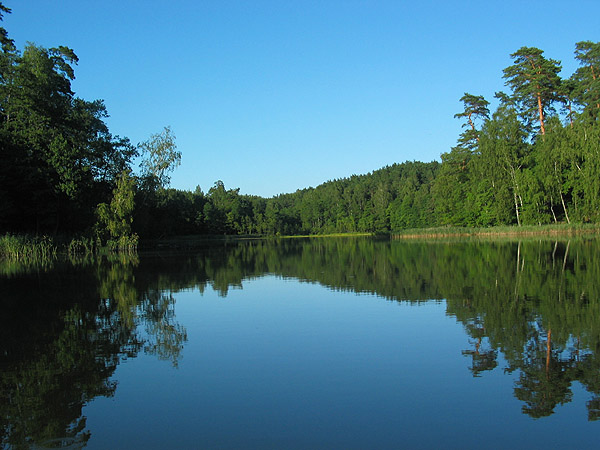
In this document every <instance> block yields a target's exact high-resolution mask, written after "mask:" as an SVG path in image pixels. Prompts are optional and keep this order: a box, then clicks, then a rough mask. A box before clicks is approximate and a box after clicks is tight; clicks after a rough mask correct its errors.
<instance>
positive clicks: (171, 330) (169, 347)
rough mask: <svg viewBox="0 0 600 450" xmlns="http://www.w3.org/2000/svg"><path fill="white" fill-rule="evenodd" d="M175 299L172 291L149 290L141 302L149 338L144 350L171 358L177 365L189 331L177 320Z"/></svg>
mask: <svg viewBox="0 0 600 450" xmlns="http://www.w3.org/2000/svg"><path fill="white" fill-rule="evenodd" d="M174 305H175V299H174V298H173V295H172V294H171V293H165V292H161V291H149V292H148V293H146V294H145V295H144V297H143V299H142V303H141V304H140V310H141V311H142V314H141V317H142V322H143V323H144V324H145V327H146V333H147V338H146V339H145V343H144V351H145V352H146V353H149V354H151V355H156V356H158V357H159V358H160V359H164V360H169V361H171V363H172V364H173V366H175V367H177V364H178V361H179V358H180V357H181V350H183V344H184V342H186V341H187V331H186V330H185V328H184V327H183V326H181V325H180V324H178V323H177V322H175V308H174Z"/></svg>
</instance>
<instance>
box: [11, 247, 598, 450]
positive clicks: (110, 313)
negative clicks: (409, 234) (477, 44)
mask: <svg viewBox="0 0 600 450" xmlns="http://www.w3.org/2000/svg"><path fill="white" fill-rule="evenodd" d="M599 247H600V243H599V242H598V241H596V240H585V239H579V240H573V241H571V242H570V243H569V242H560V241H559V242H554V241H545V240H541V241H525V242H521V243H515V242H510V241H505V242H480V241H469V242H462V243H452V244H450V243H443V242H438V243H431V242H410V243H408V242H397V241H393V242H391V243H390V242H389V241H385V240H374V239H362V238H356V239H354V238H352V239H349V238H347V239H294V240H284V239H282V240H272V241H249V242H244V243H221V244H218V245H212V246H209V247H207V248H204V249H201V250H200V251H197V252H189V253H187V254H184V255H182V254H173V255H168V254H161V255H157V256H156V257H144V258H137V257H133V258H132V257H123V256H117V257H111V258H108V257H104V258H101V259H100V260H89V261H82V262H79V263H78V264H79V266H78V268H77V269H74V268H73V267H72V266H70V265H65V266H64V267H61V265H60V264H59V263H56V264H55V265H56V266H57V267H55V270H50V269H49V270H48V271H47V272H45V271H43V270H40V271H39V272H37V273H35V274H31V275H23V274H22V273H21V272H15V271H11V272H10V273H11V276H10V277H7V278H3V280H2V282H1V283H0V307H1V308H2V311H3V314H1V315H0V369H1V370H0V432H2V442H3V444H4V445H10V446H13V447H15V448H19V447H28V446H29V445H30V444H31V443H38V444H39V443H44V442H50V440H51V439H57V438H60V439H62V440H63V441H61V442H63V443H65V442H70V443H71V444H72V445H78V444H80V445H84V444H85V442H86V441H87V439H88V438H89V433H88V432H87V431H86V426H85V417H83V416H82V408H83V405H84V404H85V403H86V402H87V401H89V400H91V399H92V398H94V397H96V396H110V395H113V394H114V392H115V385H114V384H113V383H112V382H111V381H110V377H111V376H112V375H113V373H114V370H115V369H116V367H117V365H118V364H119V361H120V360H121V359H122V358H125V357H128V356H134V355H136V354H137V353H138V352H139V351H141V350H143V351H145V352H147V353H149V354H153V355H156V356H157V357H158V358H160V359H165V360H168V361H170V362H171V363H172V364H173V365H175V366H176V365H177V363H178V361H179V359H180V358H181V355H182V349H183V345H184V344H185V342H186V340H187V334H186V330H185V328H184V327H183V326H181V325H180V324H179V323H178V322H177V321H176V317H175V296H174V295H173V294H174V293H175V292H177V291H179V290H183V289H190V288H195V289H198V290H199V291H200V292H203V291H204V290H205V289H206V287H207V286H211V287H212V288H213V289H214V290H216V291H217V292H219V293H220V295H222V296H224V297H225V296H226V295H227V293H228V291H229V289H231V288H236V287H241V286H242V283H243V281H244V280H247V279H251V278H254V277H258V276H262V275H264V274H265V273H269V274H275V275H279V276H282V277H293V278H296V279H299V280H301V281H306V282H311V283H320V284H322V285H324V286H326V287H328V288H331V289H338V290H348V291H354V292H369V293H376V294H378V295H380V296H383V297H385V298H387V299H389V300H391V301H411V302H419V301H427V300H429V299H439V300H441V299H446V304H447V314H448V315H451V316H453V317H455V318H456V320H457V321H458V322H459V323H461V324H463V326H464V328H465V332H466V333H467V335H468V336H469V341H470V348H469V349H466V350H465V351H464V352H463V354H464V355H465V356H467V357H468V358H469V361H470V363H469V370H470V371H471V373H472V374H473V376H484V375H485V373H486V372H487V371H490V370H494V369H495V368H496V367H498V365H499V364H500V362H499V355H500V354H501V355H502V356H503V360H504V361H505V362H506V367H505V368H504V369H505V371H508V372H514V373H516V374H518V377H517V381H516V383H515V389H514V393H515V396H516V398H518V399H519V400H520V401H522V402H523V412H524V413H526V414H528V415H530V416H532V417H542V416H547V415H549V414H552V412H553V411H554V410H555V408H556V407H557V406H558V405H561V404H564V403H566V402H568V401H570V400H571V397H572V394H571V385H572V383H573V382H575V381H578V382H580V383H581V385H582V386H584V387H585V389H587V390H588V392H589V393H590V399H589V401H588V402H587V407H588V418H589V419H590V420H597V419H598V418H599V417H600V360H599V359H598V358H597V356H596V355H597V354H598V350H600V348H599V347H600V301H599V300H600V285H599V284H598V283H597V280H598V279H600V258H598V256H597V255H600V251H599V250H600V248H599ZM0 272H1V271H0ZM23 284H25V285H26V286H28V292H30V294H31V295H30V296H29V297H27V298H24V297H23V294H22V290H21V286H22V285H23ZM58 374H62V375H60V376H58Z"/></svg>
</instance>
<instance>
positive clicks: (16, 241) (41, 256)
mask: <svg viewBox="0 0 600 450" xmlns="http://www.w3.org/2000/svg"><path fill="white" fill-rule="evenodd" d="M57 251H58V247H57V245H56V244H55V243H54V241H53V240H52V239H51V238H50V237H48V236H28V235H11V234H6V235H4V236H0V258H4V259H8V260H11V261H24V260H29V261H40V260H48V259H51V258H54V257H56V254H57Z"/></svg>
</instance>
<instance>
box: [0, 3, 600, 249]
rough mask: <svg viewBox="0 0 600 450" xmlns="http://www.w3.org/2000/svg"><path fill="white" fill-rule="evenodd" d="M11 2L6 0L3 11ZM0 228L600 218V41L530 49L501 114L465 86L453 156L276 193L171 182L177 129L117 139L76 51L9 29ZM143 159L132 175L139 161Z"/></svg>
mask: <svg viewBox="0 0 600 450" xmlns="http://www.w3.org/2000/svg"><path fill="white" fill-rule="evenodd" d="M9 12H10V9H8V8H7V7H6V6H4V5H2V3H0V18H1V17H2V15H3V14H5V13H9ZM0 47H1V52H0V151H1V152H2V155H1V156H2V164H1V165H0V232H3V233H6V232H10V233H35V234H54V235H56V234H59V233H62V234H79V233H83V234H85V235H88V236H93V237H94V238H95V239H97V240H98V241H99V242H103V243H110V244H111V245H112V246H114V247H127V246H129V245H135V244H136V243H137V238H138V236H141V237H147V238H155V237H160V236H168V235H186V234H219V235H222V234H230V235H231V234H243V235H248V234H257V235H290V234H324V233H346V232H369V233H377V232H383V233H385V232H395V231H399V230H403V229H409V228H423V227H431V226H443V225H452V226H478V227H486V226H494V225H522V224H547V223H558V222H565V223H584V222H598V220H599V219H600V217H599V214H600V213H599V211H600V132H599V126H598V112H599V111H600V43H593V42H589V41H584V42H578V43H577V44H576V45H575V59H576V60H577V62H578V63H579V68H578V69H577V70H576V71H575V72H574V73H573V74H572V75H571V76H570V77H569V78H564V79H563V78H561V76H560V72H561V64H560V62H559V61H556V60H553V59H549V58H546V57H545V56H544V54H543V51H542V50H540V49H537V48H533V47H522V48H521V49H519V50H518V51H516V52H515V53H513V54H512V55H511V58H512V59H513V64H511V65H510V66H509V67H507V68H505V69H504V71H503V78H504V79H505V84H506V86H507V88H508V89H509V91H508V92H507V93H504V92H498V93H496V95H495V97H496V103H497V104H498V106H497V108H496V109H495V110H494V111H493V112H491V111H490V103H489V101H488V100H486V99H485V98H484V97H483V96H480V95H473V94H470V93H465V94H464V96H463V97H462V98H461V99H460V101H461V102H462V104H463V110H462V111H460V112H459V113H458V114H456V117H457V118H458V119H460V120H462V121H463V125H464V131H463V132H462V133H461V134H460V136H459V137H458V141H457V144H456V146H455V147H453V148H452V149H450V151H448V152H447V153H443V154H442V155H441V163H438V162H435V161H433V162H417V161H412V162H411V161H407V162H403V163H399V164H392V165H391V166H387V167H384V168H382V169H380V170H376V171H373V172H372V173H368V174H365V175H352V176H350V177H347V178H342V179H338V180H331V181H327V182H326V183H323V184H321V185H319V186H317V187H315V188H306V189H299V190H298V191H296V192H294V193H289V194H281V195H278V196H275V197H272V198H263V197H259V196H253V195H242V194H240V192H239V189H238V188H233V189H232V188H226V187H225V186H224V184H223V183H222V182H221V181H217V182H216V183H215V184H214V186H212V187H210V189H209V190H208V191H207V192H203V191H202V190H201V189H200V187H198V188H196V190H194V191H187V190H178V189H172V188H169V175H170V173H171V172H172V170H174V169H175V168H176V167H177V166H178V165H179V164H180V162H181V153H180V152H179V151H177V146H176V143H175V136H174V134H173V132H172V130H171V129H170V128H169V127H165V129H164V130H162V131H161V132H159V133H157V134H154V135H152V136H151V137H150V138H149V139H148V140H147V141H145V142H142V143H139V144H137V145H134V144H132V143H131V142H130V141H129V139H127V138H125V137H120V136H115V135H113V134H111V133H110V131H109V129H108V127H107V125H106V123H105V119H106V117H107V116H108V112H107V110H106V107H105V106H104V103H103V102H102V101H101V100H93V101H88V100H84V99H81V98H79V97H77V96H76V95H75V93H74V92H73V90H72V87H71V82H72V80H73V79H74V77H75V73H74V67H75V65H76V64H77V62H78V58H77V56H76V54H75V52H74V51H73V50H72V49H70V48H68V47H65V46H59V47H53V48H44V47H41V46H37V45H34V44H27V45H26V46H25V48H24V49H23V51H19V50H18V49H17V48H16V46H15V44H14V41H13V40H11V39H10V38H9V37H8V33H7V31H6V30H5V29H4V28H0ZM136 157H141V160H142V162H141V165H140V167H139V169H138V170H135V171H134V167H133V163H134V161H135V160H136Z"/></svg>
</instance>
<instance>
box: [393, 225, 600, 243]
mask: <svg viewBox="0 0 600 450" xmlns="http://www.w3.org/2000/svg"><path fill="white" fill-rule="evenodd" d="M598 233H600V224H551V225H524V226H520V227H519V226H515V225H506V226H497V227H489V228H469V227H436V228H421V229H410V230H403V231H400V232H397V233H393V234H392V238H395V239H411V238H443V237H465V236H467V237H502V236H574V235H584V234H598Z"/></svg>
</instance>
